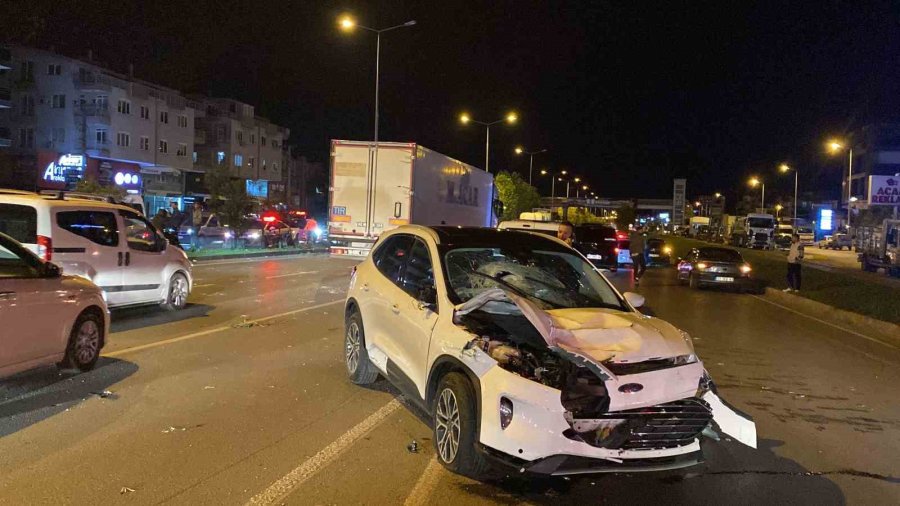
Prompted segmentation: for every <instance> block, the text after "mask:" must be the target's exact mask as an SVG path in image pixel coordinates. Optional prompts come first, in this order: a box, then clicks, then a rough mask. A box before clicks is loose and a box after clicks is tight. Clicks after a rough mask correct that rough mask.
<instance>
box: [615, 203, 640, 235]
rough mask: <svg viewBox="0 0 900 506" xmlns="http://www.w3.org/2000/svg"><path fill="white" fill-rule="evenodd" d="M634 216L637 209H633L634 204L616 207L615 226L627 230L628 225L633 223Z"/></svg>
mask: <svg viewBox="0 0 900 506" xmlns="http://www.w3.org/2000/svg"><path fill="white" fill-rule="evenodd" d="M636 218H637V211H635V209H634V206H631V205H628V204H625V205H622V206H619V208H618V209H616V227H618V228H619V230H628V227H630V226H631V225H634V220H635V219H636Z"/></svg>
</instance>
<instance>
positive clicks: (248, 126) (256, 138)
mask: <svg viewBox="0 0 900 506" xmlns="http://www.w3.org/2000/svg"><path fill="white" fill-rule="evenodd" d="M195 99H196V100H197V101H198V102H199V101H202V104H203V114H202V115H201V116H198V118H197V127H196V136H195V138H196V144H195V149H196V152H197V153H196V161H197V166H198V167H202V168H203V170H205V171H209V170H227V171H228V173H229V174H230V175H231V177H234V178H240V179H244V180H247V181H248V188H253V193H254V196H256V197H258V198H268V197H269V195H268V183H269V182H281V181H282V179H283V175H284V161H283V147H284V143H285V141H286V140H287V139H288V136H289V135H290V130H288V129H287V128H285V127H281V126H278V125H275V124H273V123H272V122H270V121H269V120H267V119H265V118H262V117H259V116H256V113H255V109H254V107H253V106H252V105H249V104H245V103H243V102H239V101H237V100H232V99H227V98H199V97H195Z"/></svg>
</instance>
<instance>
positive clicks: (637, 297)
mask: <svg viewBox="0 0 900 506" xmlns="http://www.w3.org/2000/svg"><path fill="white" fill-rule="evenodd" d="M622 295H623V296H624V297H625V300H626V301H627V302H628V303H629V304H631V307H633V308H639V307H641V306H643V305H644V303H645V302H647V299H645V298H644V296H643V295H641V294H639V293H634V292H625V293H624V294H622Z"/></svg>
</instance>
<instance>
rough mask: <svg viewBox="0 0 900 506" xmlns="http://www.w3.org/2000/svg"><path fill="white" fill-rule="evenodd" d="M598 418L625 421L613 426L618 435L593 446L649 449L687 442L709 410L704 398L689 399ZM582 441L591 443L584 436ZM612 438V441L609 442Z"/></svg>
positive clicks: (703, 423) (707, 417) (700, 427)
mask: <svg viewBox="0 0 900 506" xmlns="http://www.w3.org/2000/svg"><path fill="white" fill-rule="evenodd" d="M601 418H603V419H612V420H621V419H624V420H625V422H623V423H621V424H620V425H618V426H617V427H616V429H614V432H618V436H619V437H612V438H609V439H607V438H604V439H606V440H605V441H604V442H603V443H601V442H600V441H594V442H593V444H594V446H602V447H604V448H619V449H622V450H650V449H662V448H676V447H679V446H684V445H687V444H690V443H691V442H692V441H694V439H696V438H697V436H698V435H699V434H700V432H702V431H703V429H704V428H705V427H706V426H707V425H708V424H709V422H710V420H711V419H712V411H711V410H710V408H709V405H708V404H707V403H706V402H704V401H703V400H701V399H697V398H691V399H682V400H680V401H675V402H669V403H666V404H659V405H656V406H650V407H647V408H638V409H629V410H626V411H617V412H614V413H606V414H605V415H603V416H602V417H601ZM585 441H586V442H588V443H589V444H592V443H591V442H590V441H588V440H587V439H585ZM613 441H615V443H614V444H613V445H610V444H609V443H611V442H613Z"/></svg>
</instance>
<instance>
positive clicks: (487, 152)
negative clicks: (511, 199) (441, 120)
mask: <svg viewBox="0 0 900 506" xmlns="http://www.w3.org/2000/svg"><path fill="white" fill-rule="evenodd" d="M518 119H519V116H518V115H517V114H516V113H514V112H510V113H509V114H507V115H506V117H505V118H503V119H498V120H497V121H490V122H484V121H477V120H474V119H472V117H471V116H469V115H468V114H466V113H462V114H461V115H460V116H459V121H460V123H462V124H463V125H465V124H468V123H477V124H479V125H482V126H484V127H485V134H484V171H485V172H488V173H490V172H491V169H490V163H491V125H496V124H497V123H503V122H504V121H505V122H507V123H509V124H510V125H512V124H514V123H515V122H516V121H517V120H518Z"/></svg>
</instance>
